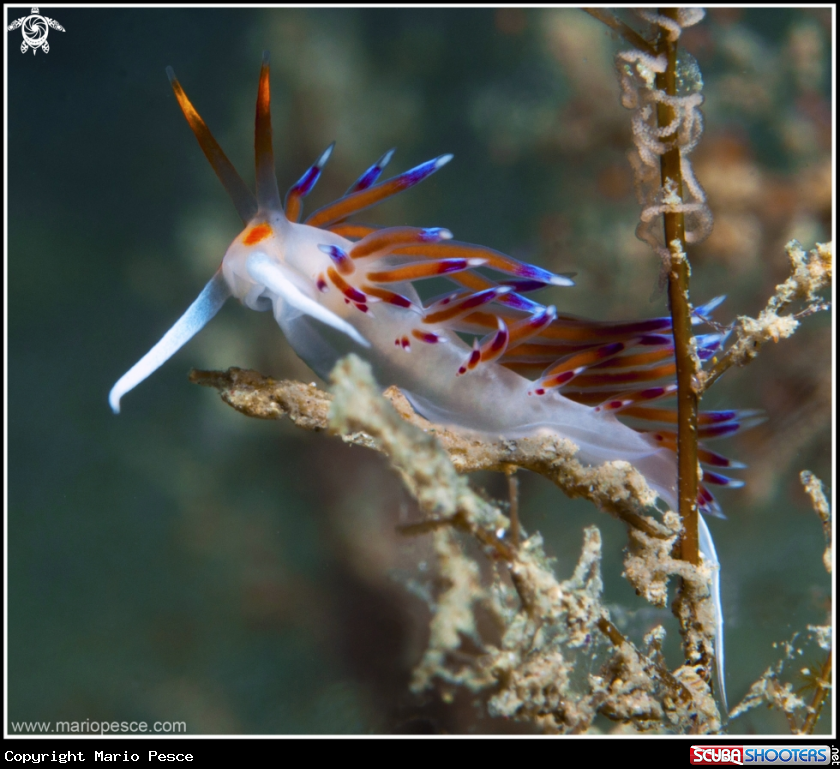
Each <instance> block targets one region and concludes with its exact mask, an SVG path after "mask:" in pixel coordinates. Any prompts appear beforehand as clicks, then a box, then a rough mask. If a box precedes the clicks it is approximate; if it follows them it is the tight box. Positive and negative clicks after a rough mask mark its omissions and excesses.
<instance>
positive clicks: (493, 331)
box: [109, 57, 745, 697]
mask: <svg viewBox="0 0 840 769" xmlns="http://www.w3.org/2000/svg"><path fill="white" fill-rule="evenodd" d="M169 75H170V80H171V82H172V87H173V89H174V91H175V95H176V97H177V98H178V101H179V104H180V106H181V109H182V111H183V112H184V115H185V116H186V118H187V121H188V122H189V124H190V126H191V128H192V129H193V132H194V133H195V135H196V138H197V139H198V141H199V144H200V145H201V148H202V150H203V151H204V153H205V155H206V156H207V158H208V160H209V161H210V163H211V165H212V166H213V169H214V170H215V171H216V173H217V175H218V176H219V178H220V180H221V181H222V183H223V184H224V186H225V188H226V189H227V191H228V193H229V194H230V196H231V198H232V199H233V202H234V204H235V206H236V208H237V210H238V212H239V214H240V216H241V217H242V220H243V222H244V224H245V229H244V230H243V231H242V233H241V234H240V235H239V236H238V237H237V238H236V240H234V241H233V243H232V244H231V246H230V248H228V250H227V253H226V254H225V256H224V259H223V261H222V264H221V267H220V268H219V270H218V271H217V272H216V274H215V275H214V276H213V277H212V278H211V280H210V282H209V283H208V284H207V286H206V287H205V288H204V290H203V291H202V292H201V294H200V295H199V297H198V298H197V299H196V300H195V302H193V304H192V305H191V306H190V307H189V308H188V310H187V312H186V313H185V314H184V315H183V316H182V317H181V318H180V319H179V320H178V321H177V322H176V323H175V325H174V326H173V327H172V328H171V329H170V330H169V331H168V332H167V333H166V334H165V335H164V337H163V338H162V339H161V340H160V341H159V342H158V343H157V344H156V345H155V346H154V347H153V348H152V349H151V350H150V351H149V352H148V353H147V354H146V355H145V356H144V357H143V358H142V359H141V360H140V361H138V363H137V364H135V365H134V366H133V367H132V368H131V369H130V370H129V371H128V372H127V373H126V374H125V375H124V376H123V377H122V378H120V380H119V381H118V382H117V383H116V384H115V385H114V387H113V389H112V390H111V393H110V396H109V401H110V404H111V407H112V408H113V410H114V411H115V412H118V411H119V406H120V400H121V398H122V397H123V396H124V395H125V394H126V393H127V392H128V391H129V390H131V389H133V388H134V387H135V386H136V385H137V384H139V383H140V382H141V381H143V380H144V379H145V378H146V377H148V376H149V375H150V374H151V373H152V372H153V371H155V370H156V369H157V368H158V367H159V366H160V365H162V364H163V363H164V362H165V361H166V360H168V358H170V357H171V356H172V355H173V354H174V353H175V352H176V351H177V350H178V349H180V347H182V346H183V345H184V344H185V343H186V342H187V341H188V340H189V339H190V338H192V336H193V335H195V334H196V333H197V332H198V331H199V330H200V329H201V328H202V327H203V326H204V325H206V323H207V322H208V321H209V320H210V319H211V318H212V317H213V316H214V315H215V314H216V313H217V312H218V310H219V309H220V308H221V306H222V305H223V304H224V302H225V301H226V300H227V299H228V298H229V297H230V296H234V297H235V298H237V299H239V300H240V302H241V303H242V304H244V305H245V306H246V307H249V308H251V309H253V310H259V311H268V310H271V311H272V313H273V314H274V317H275V319H276V321H277V323H278V325H279V326H280V328H281V329H282V331H283V334H284V336H285V337H286V339H287V340H288V342H289V344H291V346H292V347H293V348H294V350H295V352H296V353H297V354H298V355H299V356H300V357H301V358H302V359H303V360H304V361H306V363H307V364H308V365H309V366H310V367H311V368H312V369H313V370H314V371H315V372H316V373H318V374H319V375H320V376H321V377H326V376H327V375H328V373H329V372H330V370H331V369H332V368H333V366H334V365H335V363H336V362H337V360H338V359H339V358H341V357H342V356H344V355H346V354H347V353H348V352H356V353H357V354H359V355H360V356H362V357H363V358H365V359H366V360H367V361H369V363H370V364H371V366H372V367H373V370H374V374H375V375H376V377H377V380H378V381H379V382H380V384H382V385H383V386H388V385H397V386H398V387H400V388H401V389H402V390H403V392H404V393H405V394H406V396H407V397H408V399H409V400H410V402H411V403H412V405H413V406H414V408H415V409H416V410H417V411H418V412H419V413H420V414H422V415H423V416H424V417H426V418H427V419H429V420H431V421H434V422H437V423H440V424H445V425H448V426H450V427H454V428H461V429H464V430H469V431H473V432H479V433H482V434H485V435H487V436H492V437H496V438H497V437H503V438H508V439H514V438H518V437H525V436H530V435H536V434H539V433H542V432H549V433H552V434H556V435H557V436H559V437H562V438H567V439H569V440H571V441H572V442H573V443H575V445H576V446H578V447H579V454H578V458H579V459H580V461H582V462H583V463H586V464H601V463H603V462H608V461H614V460H624V461H627V462H630V463H631V464H632V465H633V466H634V467H636V469H638V470H639V472H641V473H642V474H643V475H644V477H645V478H646V480H647V482H648V484H649V485H650V487H651V488H652V489H653V490H654V491H656V493H657V494H658V495H659V496H660V497H662V499H663V500H664V501H665V502H666V503H667V504H668V505H670V506H671V507H672V508H673V509H677V488H676V486H677V471H676V459H675V447H676V436H675V433H674V424H675V418H674V411H673V408H667V407H663V406H662V405H661V403H662V402H664V401H667V400H668V399H669V398H670V397H671V396H673V395H674V393H675V390H676V386H675V385H674V383H673V379H674V375H675V367H674V359H673V337H672V334H671V321H670V319H669V318H665V317H663V318H652V319H648V320H640V321H628V322H596V321H590V320H585V319H581V318H576V317H573V316H568V315H561V314H558V312H557V310H556V309H555V307H553V306H545V305H542V304H540V303H539V302H536V301H534V300H532V299H530V298H528V297H527V296H526V294H528V293H530V292H532V291H535V290H537V289H540V288H543V287H546V286H570V285H572V281H571V280H570V279H569V278H568V277H566V276H563V275H557V274H554V273H551V272H548V271H547V270H544V269H542V268H540V267H536V266H534V265H530V264H525V263H523V262H520V261H517V260H516V259H513V258H511V257H509V256H506V255H505V254H502V253H500V252H498V251H494V250H493V249H490V248H486V247H483V246H477V245H473V244H469V243H459V242H456V241H454V240H452V234H451V233H450V232H449V231H448V230H445V229H441V228H418V227H390V228H379V227H373V226H369V225H363V224H356V223H352V222H349V221H348V217H350V216H351V215H353V214H355V213H356V212H358V211H361V210H363V209H365V208H368V207H369V206H372V205H375V204H376V203H378V202H380V201H382V200H384V199H385V198H387V197H389V196H391V195H393V194H395V193H397V192H400V191H402V190H405V189H407V188H409V187H411V186H413V185H415V184H417V183H419V182H420V181H422V180H423V179H425V178H426V177H428V176H429V175H430V174H432V173H434V172H435V171H437V170H438V169H439V168H441V167H442V166H443V165H445V164H446V163H448V162H449V160H451V158H452V156H451V155H443V156H441V157H439V158H436V159H434V160H431V161H428V162H426V163H423V164H421V165H419V166H417V167H416V168H413V169H411V170H409V171H406V172H404V173H402V174H400V175H398V176H395V177H392V178H391V179H388V180H386V181H383V182H378V179H379V177H380V175H381V174H382V171H383V169H384V168H385V166H386V165H387V163H388V162H389V161H390V159H391V156H392V154H393V151H391V152H388V153H386V154H385V155H384V156H383V157H382V158H380V160H379V161H378V162H377V163H375V164H374V165H373V166H371V167H370V168H369V169H368V170H367V171H365V173H364V174H362V176H361V177H360V178H359V179H358V180H357V181H356V182H355V184H353V185H352V186H351V187H350V189H349V190H348V192H347V193H346V194H345V195H344V196H343V197H342V198H340V199H339V200H337V201H335V202H334V203H331V204H329V205H327V206H324V207H322V208H320V209H318V210H317V211H315V212H314V213H313V214H311V215H310V216H309V217H308V218H307V219H306V220H305V221H304V222H303V223H301V222H300V221H299V219H300V216H301V210H302V200H303V198H304V197H305V196H306V195H307V194H308V193H309V192H310V191H311V189H312V187H313V186H314V184H315V182H316V181H317V180H318V177H319V176H320V173H321V169H322V168H323V166H324V164H325V163H326V161H327V159H328V158H329V155H330V153H331V151H332V146H330V147H329V148H328V149H327V150H326V151H325V152H324V153H323V154H322V155H321V157H320V158H319V159H318V161H317V162H316V163H314V164H313V165H312V166H311V167H310V168H309V169H307V171H306V172H305V173H304V174H303V176H302V177H301V178H300V180H299V181H298V182H297V183H296V184H295V185H293V186H292V188H291V189H290V190H289V192H288V194H287V195H286V199H285V202H282V201H281V199H280V195H279V193H278V188H277V181H276V178H275V175H274V156H273V151H272V142H271V122H270V120H271V119H270V94H269V77H268V61H267V57H266V58H265V59H264V61H263V66H262V70H261V73H260V88H259V94H258V98H257V115H256V132H255V147H256V178H257V194H256V197H255V196H254V195H253V194H252V193H251V191H250V189H249V188H248V187H247V185H246V184H245V183H244V182H243V181H242V179H241V177H240V176H239V175H238V173H237V172H236V170H235V169H234V168H233V166H232V165H231V163H230V161H229V160H228V159H227V157H226V156H225V155H224V152H223V151H222V150H221V148H220V147H219V145H218V144H217V143H216V141H215V139H214V138H213V136H212V134H211V133H210V131H209V130H208V129H207V126H206V125H205V124H204V121H203V120H202V119H201V117H200V116H199V115H198V113H197V112H196V110H195V109H194V107H193V106H192V104H191V103H190V101H189V99H188V98H187V97H186V94H185V93H184V91H183V89H182V88H181V86H180V84H179V83H178V81H177V80H176V79H175V77H174V74H172V72H171V70H170V71H169ZM377 182H378V183H377ZM432 277H444V278H446V279H447V280H449V281H450V282H451V283H452V284H453V285H452V290H451V291H448V292H447V293H445V294H444V295H442V296H439V297H437V298H436V299H432V300H428V301H425V302H424V301H423V300H421V298H420V295H419V294H418V292H417V290H416V288H415V286H414V283H415V282H417V281H420V280H423V279H426V278H432ZM719 301H720V300H713V301H712V302H710V303H708V304H707V305H705V306H704V307H701V308H698V309H697V310H695V322H696V323H702V322H704V321H705V320H706V319H707V318H708V314H709V313H710V312H711V310H712V309H714V307H715V306H716V305H717V304H718V303H719ZM465 337H466V338H470V339H472V342H471V344H469V343H467V342H466V341H465V340H464V338H465ZM721 342H722V338H721V335H720V334H706V335H702V336H698V337H697V349H698V355H699V356H700V357H701V359H704V358H708V357H711V356H712V355H713V354H714V352H715V351H716V350H717V349H718V348H719V346H720V344H721ZM744 416H745V412H737V411H714V412H703V413H701V415H700V418H699V423H698V432H699V435H700V437H701V438H706V439H708V438H714V437H717V436H720V435H726V434H730V433H732V432H734V431H736V430H737V429H738V428H739V427H741V426H743V424H744V422H745V420H744ZM619 417H621V419H622V420H623V419H627V420H631V422H630V424H626V423H625V422H624V421H620V419H619ZM631 425H632V426H631ZM700 459H701V461H702V462H703V463H704V464H705V465H706V466H708V467H715V468H723V467H730V468H731V467H737V466H738V465H737V463H735V462H732V461H731V460H728V459H726V458H725V457H723V456H721V455H719V454H716V453H714V452H711V451H709V450H707V449H705V448H703V449H701V451H700ZM708 483H716V484H718V485H729V486H736V485H739V483H738V482H737V481H733V480H732V479H729V478H727V477H725V476H723V475H720V474H719V473H717V472H716V471H713V470H711V469H707V470H705V471H704V484H703V485H702V486H701V491H700V495H699V497H698V504H699V506H700V509H701V510H702V511H703V512H705V513H710V514H719V507H718V506H717V503H716V502H715V500H714V497H712V495H711V494H710V493H709V491H708V490H707V488H706V484H708ZM700 521H701V522H700V546H701V552H702V555H703V557H704V559H705V560H706V562H707V563H709V564H711V566H712V573H713V578H712V586H711V588H712V594H713V600H714V603H715V609H716V614H717V632H716V650H717V664H718V673H719V683H720V688H721V695H722V697H723V696H724V695H723V692H724V689H723V616H722V612H721V610H720V579H719V567H718V561H717V555H716V553H715V549H714V544H713V542H712V538H711V535H710V532H709V530H708V527H707V526H706V523H705V521H704V520H703V519H702V516H701V519H700Z"/></svg>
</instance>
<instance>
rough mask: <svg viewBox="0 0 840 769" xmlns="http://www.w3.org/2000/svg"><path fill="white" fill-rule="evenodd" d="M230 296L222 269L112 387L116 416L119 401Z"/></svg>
mask: <svg viewBox="0 0 840 769" xmlns="http://www.w3.org/2000/svg"><path fill="white" fill-rule="evenodd" d="M229 297H230V288H229V287H228V284H227V281H226V280H225V279H224V276H223V275H222V270H221V268H219V269H218V270H217V271H216V274H215V275H213V277H212V278H210V282H209V283H208V284H207V285H206V286H205V287H204V288H203V289H202V291H201V293H200V294H199V295H198V297H197V298H196V300H195V301H194V302H193V303H192V304H191V305H190V306H189V307H188V308H187V311H186V312H185V313H184V314H183V315H182V316H181V317H180V318H178V320H177V321H176V322H175V325H174V326H172V328H170V329H169V331H167V332H166V333H165V334H164V335H163V337H162V338H161V340H160V341H159V342H158V343H157V344H156V345H155V346H154V347H152V349H151V350H149V352H147V353H146V354H145V355H144V356H143V357H142V358H140V360H139V361H137V363H135V364H134V365H133V366H132V367H131V368H130V369H129V370H128V371H127V372H126V373H125V374H123V375H122V376H121V377H120V378H119V380H118V381H117V383H116V384H115V385H114V386H113V387H112V388H111V392H110V393H109V394H108V403H109V404H110V405H111V409H112V410H113V412H114V413H115V414H119V413H120V399H121V398H122V397H123V395H125V394H126V393H127V392H128V391H129V390H133V389H134V388H135V387H136V386H137V385H138V384H140V382H142V381H143V380H144V379H146V377H148V376H149V375H150V374H152V373H153V372H154V371H156V370H157V369H158V368H160V367H161V366H162V365H163V364H164V363H166V361H168V360H169V359H170V358H171V357H172V356H173V355H174V354H175V353H176V352H178V350H180V349H181V348H182V347H183V346H184V345H185V344H186V343H187V342H189V341H190V339H192V338H193V337H194V336H195V335H196V334H197V333H198V332H199V331H201V329H202V328H204V326H206V325H207V323H208V322H209V321H210V320H212V319H213V316H214V315H215V314H216V313H217V312H218V311H219V310H220V309H221V308H222V305H223V304H224V303H225V302H226V301H227V299H228V298H229Z"/></svg>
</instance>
